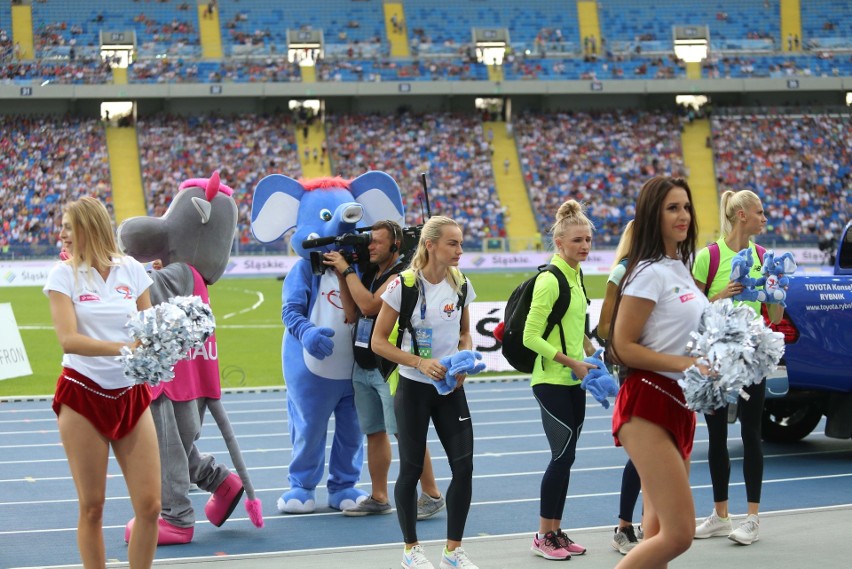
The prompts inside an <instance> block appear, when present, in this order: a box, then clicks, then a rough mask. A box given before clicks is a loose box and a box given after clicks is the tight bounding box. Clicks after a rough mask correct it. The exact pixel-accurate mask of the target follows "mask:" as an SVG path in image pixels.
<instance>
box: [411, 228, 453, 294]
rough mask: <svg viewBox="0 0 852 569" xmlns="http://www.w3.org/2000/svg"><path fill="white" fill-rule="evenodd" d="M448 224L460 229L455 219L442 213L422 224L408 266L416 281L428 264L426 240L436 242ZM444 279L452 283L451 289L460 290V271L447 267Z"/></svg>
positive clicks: (418, 280)
mask: <svg viewBox="0 0 852 569" xmlns="http://www.w3.org/2000/svg"><path fill="white" fill-rule="evenodd" d="M448 225H454V226H456V227H458V228H459V229H461V227H460V226H459V224H458V223H456V222H455V220H453V219H450V218H449V217H444V216H443V215H435V216H432V217H430V218H429V220H428V221H427V222H426V224H425V225H423V230H422V231H421V232H420V240H419V241H418V243H417V250H416V251H414V255H413V256H412V257H411V265H410V267H409V268H410V269H411V270H412V271H414V276H415V277H418V278H417V279H416V282H418V283H419V282H420V279H419V277H420V274H421V273H422V272H423V269H425V268H426V265H428V264H429V250H428V249H427V248H426V242H427V241H431V242H432V243H437V242H438V241H439V240H440V239H441V234H442V233H443V231H444V227H446V226H448ZM446 279H447V281H448V282H449V283H450V285H452V287H453V290H455V291H456V293H458V292H460V291H461V286H462V283H463V279H462V275H461V271H458V270H453V269H452V267H447V276H446ZM418 286H419V285H418Z"/></svg>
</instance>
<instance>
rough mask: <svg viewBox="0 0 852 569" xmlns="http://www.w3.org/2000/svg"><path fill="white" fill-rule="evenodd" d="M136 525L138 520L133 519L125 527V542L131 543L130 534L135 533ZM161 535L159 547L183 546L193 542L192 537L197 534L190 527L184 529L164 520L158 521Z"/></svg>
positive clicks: (158, 536)
mask: <svg viewBox="0 0 852 569" xmlns="http://www.w3.org/2000/svg"><path fill="white" fill-rule="evenodd" d="M135 523H136V518H132V519H131V520H130V521H129V522H127V525H126V526H125V527H124V542H125V543H130V534H131V533H132V532H133V525H134V524H135ZM157 523H158V525H159V530H160V531H159V533H158V534H157V545H182V544H184V543H189V542H190V541H192V536H193V534H194V533H195V528H194V527H193V526H189V527H188V528H182V527H178V526H173V525H172V524H170V523H169V522H167V521H166V520H164V519H163V518H160V519H159V520H158V522H157Z"/></svg>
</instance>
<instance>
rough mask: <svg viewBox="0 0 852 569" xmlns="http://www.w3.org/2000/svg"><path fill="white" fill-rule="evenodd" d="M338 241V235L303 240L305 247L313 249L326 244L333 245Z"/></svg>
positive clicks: (303, 246)
mask: <svg viewBox="0 0 852 569" xmlns="http://www.w3.org/2000/svg"><path fill="white" fill-rule="evenodd" d="M335 241H337V236H334V237H317V238H316V239H305V240H304V241H302V248H303V249H313V248H314V247H322V246H324V245H331V244H332V243H334V242H335Z"/></svg>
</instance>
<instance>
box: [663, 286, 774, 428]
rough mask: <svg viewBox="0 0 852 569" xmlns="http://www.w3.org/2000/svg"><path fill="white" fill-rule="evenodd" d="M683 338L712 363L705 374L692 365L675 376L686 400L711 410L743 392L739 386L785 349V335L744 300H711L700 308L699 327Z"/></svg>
mask: <svg viewBox="0 0 852 569" xmlns="http://www.w3.org/2000/svg"><path fill="white" fill-rule="evenodd" d="M692 338H693V339H692V340H690V342H689V343H688V344H687V351H688V353H689V355H691V356H695V357H697V358H699V361H700V362H701V363H703V364H706V365H707V366H709V367H710V369H711V373H710V376H704V375H702V374H701V372H700V371H699V370H698V368H697V367H696V366H692V367H690V368H689V369H687V370H686V372H685V373H684V378H683V379H681V380H679V381H678V383H679V384H680V386H681V388H683V393H684V397H685V398H686V404H687V406H688V407H689V408H690V409H692V410H693V411H698V412H701V413H709V412H711V411H713V410H715V409H719V408H720V407H723V406H725V405H727V404H728V403H732V402H734V401H736V400H737V397H738V396H740V395H745V396H746V397H747V395H746V394H745V392H743V391H742V390H743V388H745V387H748V386H749V385H753V384H756V383H759V382H760V381H762V380H763V378H765V377H766V376H767V375H768V374H769V373H770V372H772V371H773V370H774V369H775V368H776V367H778V362H779V361H780V360H781V356H783V355H784V335H783V334H781V333H780V332H773V331H772V330H771V329H770V328H769V327H768V326H766V325H765V324H764V323H763V319H762V318H757V315H756V314H755V312H754V310H753V309H752V308H751V307H749V306H748V305H745V304H739V305H737V306H734V303H733V302H732V301H731V300H730V299H727V298H726V299H724V300H721V301H718V302H712V303H710V305H709V306H708V307H707V308H706V309H705V310H704V314H702V316H701V323H700V325H699V327H698V331H697V332H693V333H692Z"/></svg>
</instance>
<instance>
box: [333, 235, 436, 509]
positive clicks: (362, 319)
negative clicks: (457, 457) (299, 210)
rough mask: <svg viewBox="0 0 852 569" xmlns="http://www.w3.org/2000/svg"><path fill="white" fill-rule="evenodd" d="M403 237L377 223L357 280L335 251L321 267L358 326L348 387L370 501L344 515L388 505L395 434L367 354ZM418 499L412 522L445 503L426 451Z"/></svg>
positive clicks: (382, 385)
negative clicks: (331, 273) (332, 276)
mask: <svg viewBox="0 0 852 569" xmlns="http://www.w3.org/2000/svg"><path fill="white" fill-rule="evenodd" d="M402 240H403V232H402V228H401V227H400V226H399V224H398V223H396V222H394V221H389V220H388V221H378V222H376V223H375V224H374V225H373V227H372V228H371V239H370V244H369V245H368V250H369V252H370V268H369V269H368V270H367V271H366V272H365V273H364V274H363V275H361V277H360V279H359V278H358V275H357V274H356V272H355V268H354V267H352V266H350V265H349V263H348V262H347V261H346V259H345V258H344V257H343V255H341V254H340V253H339V252H337V251H333V252H331V253H325V254H324V256H323V259H324V260H323V264H325V265H327V266H330V267H334V269H335V270H336V271H337V273H338V275H340V287H341V291H340V293H341V294H340V297H341V300H342V302H343V303H344V310H345V311H346V312H347V313H348V312H350V310H351V309H352V308H353V307H351V306H346V304H348V303H349V302H350V300H351V301H354V303H355V305H356V307H357V312H358V321H357V325H356V327H355V347H354V353H355V367H354V369H353V372H352V385H353V388H354V390H355V409H356V410H357V412H358V422H359V423H360V425H361V431H362V432H363V433H364V434H365V435H367V468H368V469H369V471H370V480H371V483H372V493H371V495H370V497H369V498H367V499H366V500H364V501H362V502H360V503H359V504H358V505H357V506H355V507H353V508H350V509H348V510H344V511H343V515H345V516H368V515H371V514H389V513H390V512H391V505H390V502H389V500H388V471H389V470H390V464H391V444H390V439H389V438H388V434H389V433H390V434H393V435H396V417H395V415H394V410H393V396H392V395H391V393H390V386H389V385H388V384H387V383H386V382H385V380H384V378H383V377H382V374H381V372H380V371H379V369H378V364H377V362H376V356H375V354H374V353H373V351H372V350H371V349H370V337H371V336H372V334H373V324H374V323H375V320H376V316H377V315H378V314H379V309H380V308H381V307H382V299H381V295H382V293H383V292H384V291H385V288H386V287H387V284H388V282H390V281H391V280H392V279H391V277H393V276H394V275H396V274H398V273H399V272H401V271H402V270H403V269H404V268H405V263H404V262H403V260H402V259H401V258H400V248H401V247H402ZM420 486H421V487H422V489H423V494H422V495H421V496H420V499H419V500H418V501H417V519H426V518H430V517H432V516H433V515H435V514H436V513H438V512H439V511H441V510H442V509H443V508H444V506H445V500H444V497H443V495H441V491H440V490H439V489H438V486H437V484H436V483H435V475H434V472H433V471H432V460H431V457H430V456H429V449H428V448H427V449H426V456H425V458H424V461H423V474H422V476H421V477H420Z"/></svg>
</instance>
